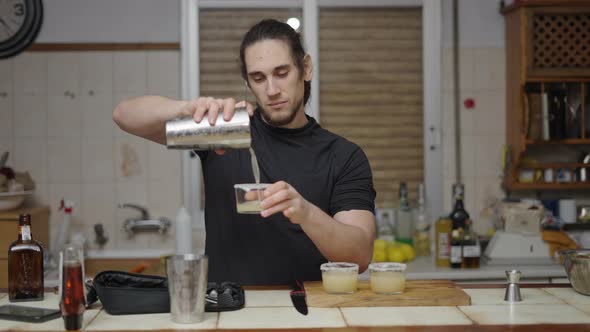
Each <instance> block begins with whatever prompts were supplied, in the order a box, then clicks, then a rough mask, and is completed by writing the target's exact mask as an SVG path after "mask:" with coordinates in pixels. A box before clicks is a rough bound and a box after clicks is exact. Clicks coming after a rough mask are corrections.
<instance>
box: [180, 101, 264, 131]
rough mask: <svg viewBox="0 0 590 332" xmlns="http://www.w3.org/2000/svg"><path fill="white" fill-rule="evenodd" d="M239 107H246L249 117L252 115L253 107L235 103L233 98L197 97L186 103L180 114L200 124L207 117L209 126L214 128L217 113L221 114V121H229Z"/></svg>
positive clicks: (243, 102)
mask: <svg viewBox="0 0 590 332" xmlns="http://www.w3.org/2000/svg"><path fill="white" fill-rule="evenodd" d="M241 107H246V110H247V111H248V114H249V115H250V116H252V115H254V107H253V106H252V104H250V103H248V102H246V101H245V100H242V101H240V102H238V103H236V100H235V99H233V98H225V99H221V98H213V97H199V98H197V99H195V100H190V101H187V102H186V103H185V105H184V106H183V108H182V114H183V115H184V116H191V117H193V119H194V120H195V122H196V123H200V122H201V121H202V120H203V118H205V116H207V120H208V121H209V124H211V125H212V126H214V125H215V122H216V121H217V115H218V114H219V112H223V119H224V120H225V121H229V120H231V118H233V116H234V113H235V111H236V108H241Z"/></svg>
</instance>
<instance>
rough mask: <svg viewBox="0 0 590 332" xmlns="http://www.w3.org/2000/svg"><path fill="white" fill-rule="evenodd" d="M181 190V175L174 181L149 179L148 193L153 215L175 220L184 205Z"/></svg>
mask: <svg viewBox="0 0 590 332" xmlns="http://www.w3.org/2000/svg"><path fill="white" fill-rule="evenodd" d="M181 192H182V188H181V186H180V176H178V177H177V178H176V179H175V180H174V181H166V180H161V181H149V182H148V190H147V195H148V206H149V208H150V213H151V215H152V217H153V218H158V217H166V218H168V219H171V220H173V219H174V217H175V216H176V213H177V211H178V209H179V208H180V206H181V205H182V201H181Z"/></svg>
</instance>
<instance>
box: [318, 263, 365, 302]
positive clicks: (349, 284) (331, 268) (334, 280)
mask: <svg viewBox="0 0 590 332" xmlns="http://www.w3.org/2000/svg"><path fill="white" fill-rule="evenodd" d="M320 269H321V270H322V285H323V286H324V290H325V291H326V293H330V294H351V293H354V292H356V290H357V283H358V273H359V266H358V264H354V263H343V262H331V263H324V264H322V265H321V266H320Z"/></svg>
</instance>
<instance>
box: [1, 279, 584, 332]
mask: <svg viewBox="0 0 590 332" xmlns="http://www.w3.org/2000/svg"><path fill="white" fill-rule="evenodd" d="M459 286H460V287H462V288H463V289H464V290H465V292H466V293H467V294H468V295H469V296H470V297H471V305H470V306H446V307H443V306H429V307H422V306H414V307H352V308H351V307H348V308H313V307H312V308H309V314H308V315H307V316H304V315H301V314H300V313H298V312H297V311H296V310H295V308H294V307H293V305H292V303H291V300H290V297H289V290H288V289H287V288H284V287H248V288H246V306H245V307H244V308H243V309H240V310H237V311H231V312H222V313H206V314H205V319H204V320H203V321H202V322H200V323H196V324H176V323H173V322H172V321H171V319H170V314H167V313H163V314H146V315H120V316H113V315H109V314H108V313H106V311H104V310H103V309H102V307H101V306H100V303H98V304H95V305H94V306H93V307H92V308H90V309H88V310H87V311H86V313H85V314H84V327H83V330H85V331H178V330H199V331H209V332H213V331H261V330H264V331H269V332H270V331H293V332H294V331H298V332H312V331H314V332H315V331H317V332H319V331H322V332H327V331H335V332H337V331H342V332H388V331H391V332H397V331H440V332H444V331H454V332H458V331H490V332H492V331H590V296H585V295H582V294H579V293H576V292H575V291H574V290H573V289H572V288H571V287H570V286H569V285H568V284H522V285H521V293H522V298H523V301H522V302H518V303H514V304H510V303H507V302H505V301H504V287H503V285H498V284H459ZM7 303H8V296H7V294H6V291H5V290H4V291H2V292H1V293H0V305H3V304H7ZM18 304H19V305H26V306H35V307H45V308H56V307H57V306H58V297H57V295H56V294H55V293H54V292H47V293H46V297H45V300H44V301H42V302H21V303H18ZM0 330H2V331H6V330H18V331H63V330H64V329H63V321H62V320H61V319H54V320H51V321H48V322H45V323H38V324H33V323H23V322H16V321H8V320H0Z"/></svg>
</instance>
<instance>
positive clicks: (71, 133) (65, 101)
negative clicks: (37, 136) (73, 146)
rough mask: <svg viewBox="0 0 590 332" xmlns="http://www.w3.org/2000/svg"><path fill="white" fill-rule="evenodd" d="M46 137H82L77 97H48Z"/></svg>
mask: <svg viewBox="0 0 590 332" xmlns="http://www.w3.org/2000/svg"><path fill="white" fill-rule="evenodd" d="M47 135H48V137H69V138H71V139H78V140H79V139H80V137H81V136H82V110H81V109H80V100H79V98H78V97H75V98H72V97H69V96H64V95H61V96H60V95H57V96H54V95H50V96H48V104H47Z"/></svg>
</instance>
